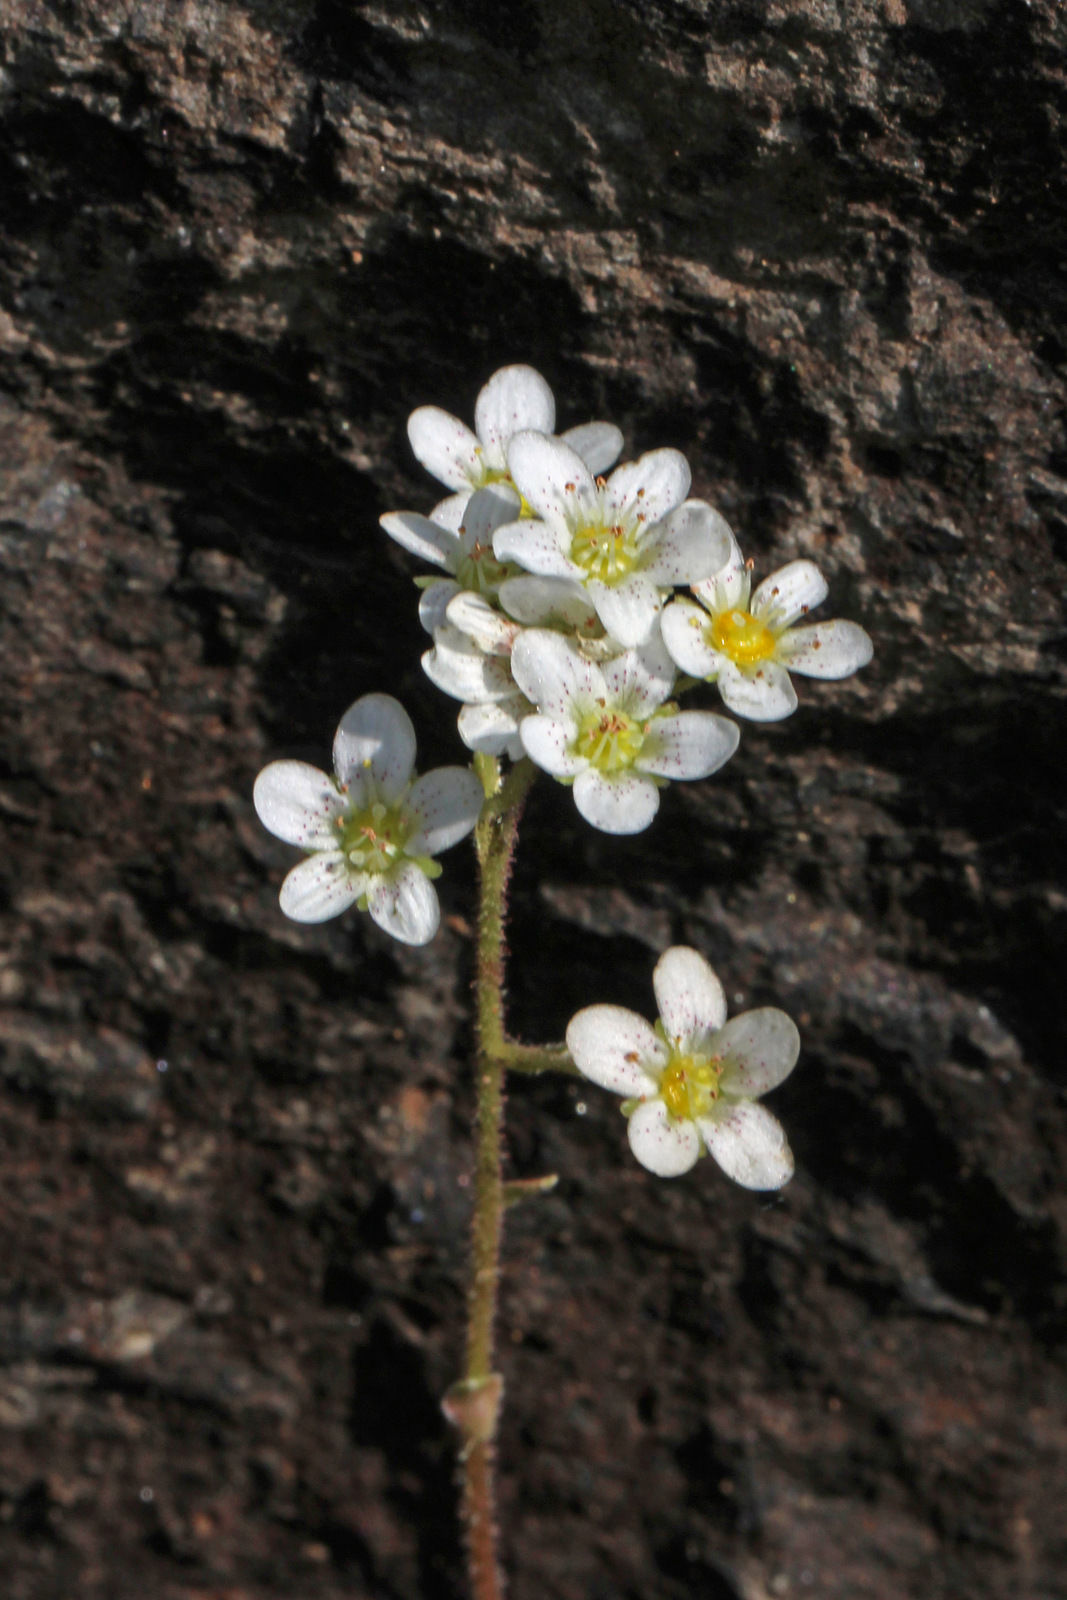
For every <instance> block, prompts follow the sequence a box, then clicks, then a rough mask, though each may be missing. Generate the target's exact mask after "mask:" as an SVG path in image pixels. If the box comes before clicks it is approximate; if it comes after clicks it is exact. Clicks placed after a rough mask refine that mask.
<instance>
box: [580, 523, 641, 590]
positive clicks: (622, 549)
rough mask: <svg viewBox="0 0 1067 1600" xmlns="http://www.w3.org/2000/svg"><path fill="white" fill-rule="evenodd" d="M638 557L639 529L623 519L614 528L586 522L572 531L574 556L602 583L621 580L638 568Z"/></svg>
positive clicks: (587, 572)
mask: <svg viewBox="0 0 1067 1600" xmlns="http://www.w3.org/2000/svg"><path fill="white" fill-rule="evenodd" d="M637 557H638V548H637V531H636V529H633V528H625V527H624V526H623V524H622V523H621V522H616V523H614V524H613V525H612V526H611V527H610V528H608V527H605V526H604V524H603V523H586V524H584V525H583V526H582V527H580V528H576V529H575V530H574V533H573V534H572V535H571V560H572V561H573V562H574V564H575V565H576V566H579V567H581V568H582V571H583V572H584V573H585V574H586V576H587V577H590V578H596V579H598V580H599V581H600V582H601V583H608V584H612V583H619V582H620V581H621V580H622V579H623V578H625V577H627V576H628V575H629V574H630V573H631V572H632V571H633V570H634V568H635V567H636V565H637Z"/></svg>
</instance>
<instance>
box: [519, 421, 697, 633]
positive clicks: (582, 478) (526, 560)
mask: <svg viewBox="0 0 1067 1600" xmlns="http://www.w3.org/2000/svg"><path fill="white" fill-rule="evenodd" d="M508 465H509V467H510V468H511V476H512V480H513V482H514V484H515V487H516V488H517V489H518V491H519V493H520V494H521V495H522V497H523V499H524V501H525V502H526V504H527V505H529V506H530V507H531V508H532V509H533V511H534V512H535V513H536V514H537V516H538V517H539V518H541V519H542V520H540V521H535V520H530V519H525V520H522V521H518V520H517V521H514V522H511V523H509V524H507V525H505V526H504V527H502V528H500V529H498V531H497V532H496V533H495V534H494V536H493V549H494V550H495V551H496V554H497V556H498V557H499V558H500V560H501V561H514V562H516V563H517V564H518V565H519V566H520V567H525V568H526V570H527V571H528V572H533V573H537V574H538V575H539V576H541V577H550V578H570V579H571V580H573V581H575V582H577V583H580V584H581V585H582V586H583V588H584V589H585V590H586V593H587V594H588V596H589V599H590V600H591V601H592V603H593V606H594V607H595V609H596V612H597V615H598V616H599V618H600V620H601V622H602V623H603V625H604V627H605V629H606V630H607V632H608V633H610V634H611V635H612V636H613V637H614V638H616V639H618V641H619V642H620V644H622V645H624V646H627V647H629V646H633V645H639V644H642V643H643V642H644V640H645V639H647V637H648V635H649V632H650V631H651V629H652V626H653V623H654V622H655V619H656V614H657V612H658V611H659V608H660V604H661V602H662V593H661V590H665V589H669V588H670V586H671V585H672V584H676V583H694V582H696V580H697V579H699V578H706V577H707V576H708V575H709V573H712V572H716V571H717V570H718V568H719V567H721V566H722V564H723V562H724V561H725V560H726V558H727V555H728V551H729V545H728V536H729V529H728V528H727V526H726V523H725V522H724V521H723V519H722V518H721V517H720V516H719V514H718V512H717V511H713V510H712V508H711V507H710V506H709V505H705V504H704V502H703V501H702V500H686V498H685V497H686V495H687V494H688V492H689V484H690V472H689V466H688V464H687V462H686V459H685V457H684V456H683V455H682V454H681V453H680V452H679V451H677V450H652V451H650V452H649V453H648V455H644V456H642V457H641V458H640V460H639V461H630V462H627V463H626V464H625V465H623V466H621V467H618V468H617V469H616V470H615V471H614V472H613V473H612V474H611V477H610V478H608V479H607V480H606V481H605V480H604V479H601V478H595V477H594V475H593V473H592V472H590V470H589V468H588V467H587V466H586V464H585V462H584V461H583V460H582V459H581V457H580V456H579V455H577V454H576V452H575V451H574V450H572V449H571V448H570V446H569V445H567V444H566V443H565V442H564V441H563V440H562V439H550V438H548V437H546V435H545V434H543V433H533V432H526V433H518V434H516V435H515V437H514V438H513V439H512V440H511V442H510V444H509V445H508Z"/></svg>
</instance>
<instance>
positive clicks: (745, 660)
mask: <svg viewBox="0 0 1067 1600" xmlns="http://www.w3.org/2000/svg"><path fill="white" fill-rule="evenodd" d="M711 639H712V643H713V644H714V646H715V648H716V650H721V651H722V653H723V655H725V656H729V657H730V660H731V661H735V662H736V663H737V665H738V666H739V667H752V666H755V664H756V662H757V661H767V660H768V659H769V658H770V657H771V656H773V654H774V649H775V645H776V644H777V642H778V641H777V639H776V638H775V636H774V634H773V633H772V632H771V630H770V628H768V627H767V625H766V623H764V622H760V620H759V618H758V617H754V616H753V615H752V613H751V611H720V612H719V614H718V616H717V617H715V618H713V620H712V624H711Z"/></svg>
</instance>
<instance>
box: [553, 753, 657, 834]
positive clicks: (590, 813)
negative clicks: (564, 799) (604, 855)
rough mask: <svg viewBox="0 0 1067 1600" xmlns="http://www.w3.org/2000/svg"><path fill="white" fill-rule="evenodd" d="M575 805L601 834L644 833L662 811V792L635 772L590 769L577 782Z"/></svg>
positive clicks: (577, 778) (579, 776) (575, 786)
mask: <svg viewBox="0 0 1067 1600" xmlns="http://www.w3.org/2000/svg"><path fill="white" fill-rule="evenodd" d="M574 803H575V805H576V806H577V807H578V810H579V812H580V813H581V815H582V816H583V817H584V818H585V820H586V822H588V823H591V824H592V826H593V827H594V828H599V829H600V830H601V832H602V833H641V832H643V830H644V829H645V828H647V827H648V825H649V823H650V822H651V821H652V819H653V817H654V816H655V815H656V812H657V811H658V810H659V790H658V789H657V788H656V785H655V784H654V783H653V782H652V779H651V778H643V777H641V776H640V774H639V773H636V772H617V773H604V772H598V771H597V769H596V768H595V767H587V768H586V770H585V771H584V772H580V773H579V774H578V776H577V777H576V778H575V780H574Z"/></svg>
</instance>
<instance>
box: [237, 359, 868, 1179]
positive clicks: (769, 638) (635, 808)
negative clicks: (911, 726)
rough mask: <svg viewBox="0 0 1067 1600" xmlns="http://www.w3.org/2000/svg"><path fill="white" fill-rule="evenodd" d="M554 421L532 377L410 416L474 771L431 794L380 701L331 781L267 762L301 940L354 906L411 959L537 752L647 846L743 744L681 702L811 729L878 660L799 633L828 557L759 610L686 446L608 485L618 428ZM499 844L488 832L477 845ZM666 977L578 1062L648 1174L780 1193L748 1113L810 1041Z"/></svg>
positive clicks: (784, 1152) (429, 596) (772, 1127)
mask: <svg viewBox="0 0 1067 1600" xmlns="http://www.w3.org/2000/svg"><path fill="white" fill-rule="evenodd" d="M555 424H556V406H555V401H554V399H553V396H552V392H551V390H550V389H549V387H548V385H547V384H546V382H545V380H544V379H543V378H542V377H541V376H540V374H539V373H537V372H535V371H534V370H533V368H531V367H527V366H512V367H504V368H502V369H501V370H500V371H499V372H497V373H495V374H494V376H493V377H492V378H491V379H490V380H489V382H488V383H487V384H486V385H485V387H484V388H483V389H482V391H481V393H480V394H479V396H478V400H477V404H476V406H475V414H474V428H473V429H471V428H468V427H467V426H466V424H465V423H463V422H461V421H460V420H459V419H458V418H456V417H452V416H450V415H449V414H448V413H447V412H445V411H441V410H439V409H438V408H437V407H434V406H422V407H420V408H419V409H418V410H417V411H415V412H413V413H412V415H411V417H410V419H409V423H408V434H409V437H410V440H411V445H412V448H413V450H414V452H415V455H416V456H417V457H418V459H419V461H420V462H421V463H422V464H423V466H425V467H426V468H427V469H428V470H429V471H430V472H431V473H432V474H433V476H434V477H436V478H437V479H438V480H439V481H440V482H441V483H442V484H443V485H444V487H445V488H446V489H448V490H449V491H450V492H449V493H448V495H447V496H446V497H445V498H444V499H442V500H440V501H439V502H438V504H437V505H436V506H434V507H433V508H432V510H431V511H430V513H429V515H423V514H422V513H421V512H417V511H390V512H387V513H386V515H384V516H383V517H382V519H381V522H382V526H383V527H384V529H385V531H386V532H387V533H388V534H389V535H390V537H391V538H393V539H394V540H396V542H397V543H398V544H400V545H401V546H402V547H403V548H404V549H405V550H406V551H408V552H409V553H410V554H412V555H414V556H416V557H418V558H419V559H420V560H421V561H423V562H425V563H427V564H428V565H429V566H430V567H431V568H434V569H435V571H433V572H431V573H429V574H427V575H425V576H423V577H421V578H419V579H417V580H416V581H417V583H418V584H419V587H420V589H421V599H420V604H419V618H420V621H421V623H422V625H423V627H424V628H425V630H426V632H427V633H428V634H429V635H430V636H431V638H432V645H431V648H430V649H428V650H427V651H426V652H425V654H424V655H423V658H422V663H423V667H424V669H425V671H426V673H427V675H428V677H429V678H430V679H431V681H432V682H433V683H434V684H435V685H436V686H437V687H438V688H440V689H441V690H443V691H444V693H445V694H447V695H449V696H451V697H452V698H454V699H456V700H459V701H460V702H461V710H460V713H459V723H458V727H459V734H460V737H461V739H462V740H463V743H464V744H465V745H466V746H467V748H468V749H469V750H471V751H474V752H475V753H476V755H477V756H479V757H480V758H481V760H480V761H478V760H476V761H475V762H474V763H473V768H472V767H445V768H442V769H440V770H439V771H437V772H431V773H427V774H426V775H424V776H423V777H416V776H415V775H414V765H415V732H414V729H413V727H412V725H411V721H410V719H409V717H408V715H407V713H406V712H405V711H404V709H403V707H402V706H401V705H399V703H398V702H397V701H396V700H394V699H393V698H392V697H391V696H390V695H386V694H366V695H364V696H363V697H362V698H361V699H359V700H357V701H356V702H355V704H354V705H352V706H350V708H349V709H348V711H346V713H345V715H344V717H343V718H342V719H341V724H340V727H339V728H338V730H337V735H336V738H335V740H334V749H333V765H334V772H333V774H332V775H330V774H327V773H325V772H320V771H319V770H318V768H316V767H312V766H309V765H307V764H306V763H305V762H302V761H274V762H271V764H270V765H269V766H267V767H265V768H264V770H263V771H262V772H261V773H260V774H259V777H258V778H257V780H256V784H255V790H254V795H253V799H254V803H255V807H256V810H257V812H258V814H259V817H260V819H261V821H262V822H263V823H264V825H265V826H266V827H267V828H268V829H269V830H270V831H271V832H272V833H274V834H276V835H277V836H278V837H279V838H280V839H283V840H284V841H285V842H286V843H288V844H293V845H298V846H300V847H301V848H302V849H303V851H304V859H303V860H302V861H300V862H299V863H298V864H297V865H296V866H294V867H293V868H292V870H291V871H290V872H289V874H288V876H287V877H286V878H285V881H284V882H283V884H282V887H281V896H280V898H281V906H282V910H283V911H284V912H285V913H286V914H287V915H288V916H290V917H292V918H294V919H295V920H296V921H298V922H306V923H315V922H322V921H324V920H325V919H326V918H328V917H332V916H335V915H337V914H338V913H339V912H341V911H344V910H347V909H348V908H349V907H350V906H353V905H354V906H356V907H358V908H359V909H361V910H364V911H367V912H368V913H369V914H370V916H371V918H372V919H373V921H374V922H375V923H377V924H378V926H379V927H381V928H383V929H384V930H385V931H386V932H387V933H389V934H391V935H392V936H393V937H394V938H396V939H399V940H401V941H402V942H403V943H405V944H411V945H421V944H425V943H426V942H427V941H428V940H429V939H431V938H432V937H433V935H434V934H435V932H436V931H437V927H438V924H439V922H440V908H439V906H438V901H437V894H436V891H435V889H434V887H433V880H434V879H435V878H436V877H437V876H438V875H439V873H440V871H441V869H440V867H439V866H438V864H437V861H436V857H437V855H438V854H439V853H440V852H441V851H443V850H446V849H448V848H449V846H451V845H453V844H456V843H457V842H458V841H459V840H460V839H462V838H464V837H465V836H466V835H467V834H469V833H470V832H472V830H473V829H474V828H475V827H476V826H478V824H479V822H480V820H481V819H482V818H483V817H487V818H488V817H495V818H497V819H498V820H499V817H500V815H501V812H500V806H501V805H503V804H504V802H503V801H500V800H496V799H494V797H495V796H497V795H499V794H501V793H502V792H503V791H502V790H501V789H500V777H501V774H500V768H499V766H498V765H497V764H496V763H497V761H498V760H499V758H505V757H506V758H507V759H509V760H511V761H513V762H519V761H521V760H523V758H528V761H529V762H530V763H532V764H533V766H534V767H539V768H541V769H542V770H543V771H545V772H547V773H549V774H550V775H551V776H552V777H553V778H555V779H556V780H557V781H558V782H560V783H562V784H566V785H568V786H569V787H570V788H571V789H572V790H573V794H574V802H575V805H576V806H577V808H578V811H579V812H580V814H581V815H582V817H584V818H585V820H586V821H587V822H589V823H591V824H592V826H593V827H595V828H599V829H601V830H602V831H603V832H605V833H609V834H632V833H637V832H640V831H641V830H642V829H644V828H647V827H648V825H649V824H650V823H651V821H652V820H653V818H654V817H655V815H656V812H657V810H658V809H659V799H660V796H659V791H660V789H661V787H662V786H663V785H664V784H666V783H667V782H669V780H670V779H672V778H673V779H695V778H706V777H708V776H709V775H710V774H711V773H713V772H716V771H718V769H719V768H720V767H722V766H723V765H724V763H725V762H727V761H728V760H729V759H730V757H731V756H732V755H733V753H734V751H735V750H736V749H737V746H738V742H739V737H740V734H739V730H738V726H737V723H736V722H734V721H731V720H730V719H729V718H728V717H725V716H722V715H720V714H719V713H718V712H717V711H713V710H709V709H706V708H700V707H698V708H695V709H689V710H682V709H681V708H680V707H679V705H678V698H679V697H680V696H681V695H682V694H684V693H687V692H689V691H691V690H693V689H696V688H698V687H699V686H700V685H701V684H703V683H708V684H715V685H716V686H717V689H718V692H719V695H720V696H721V699H722V701H723V703H724V705H725V707H726V709H727V710H728V711H731V712H733V713H734V715H735V716H737V717H742V718H747V719H749V720H752V721H756V722H772V721H776V720H778V719H780V718H782V717H786V716H789V715H790V714H791V713H792V712H793V711H795V710H796V707H797V696H796V691H795V690H794V688H793V684H792V681H791V677H790V674H791V673H800V674H802V675H805V676H808V677H813V678H843V677H846V676H848V675H849V674H850V673H852V672H855V671H856V670H857V669H858V668H859V667H862V666H864V665H865V664H866V663H867V662H868V661H869V660H870V658H871V641H870V639H869V638H868V637H867V635H866V633H864V631H863V629H862V628H860V627H857V626H856V624H855V623H852V622H841V621H832V622H823V623H810V622H808V621H807V620H806V619H807V616H808V613H809V612H810V611H811V610H812V609H813V608H814V607H815V606H817V605H819V604H820V603H821V602H822V601H823V600H824V599H825V598H826V594H827V586H826V583H825V582H824V580H823V578H822V576H821V575H820V573H819V571H818V568H817V567H815V566H814V565H813V563H812V562H810V561H803V560H801V561H793V562H790V563H789V564H788V565H787V566H785V567H783V568H782V569H781V570H780V571H779V572H775V573H773V574H772V575H771V576H770V577H769V578H766V579H764V581H763V582H762V583H761V584H760V585H759V586H758V587H757V588H756V589H755V590H754V591H753V589H752V578H751V563H750V562H747V561H746V560H745V559H744V557H743V556H742V554H741V551H740V549H739V547H738V544H737V540H736V538H735V537H734V534H733V532H732V531H731V529H730V528H729V527H728V526H727V524H726V522H725V521H724V520H723V518H722V517H721V516H720V515H719V513H718V512H717V511H716V510H714V508H713V507H712V506H710V505H708V504H707V503H706V502H705V501H703V500H699V499H693V498H691V497H690V494H689V491H690V487H691V474H690V470H689V465H688V463H687V461H686V459H685V457H684V456H683V455H681V454H680V453H679V451H677V450H671V449H663V450H652V451H649V452H648V453H647V454H645V455H643V456H641V457H640V458H639V459H638V460H637V461H631V462H626V463H624V464H623V465H621V466H615V462H616V461H617V459H618V456H619V453H620V451H621V449H622V442H623V441H622V435H621V434H620V432H619V430H618V429H617V428H616V427H615V426H614V425H613V424H611V423H608V422H588V423H585V424H583V425H581V426H579V427H575V428H571V429H569V430H568V431H567V432H565V433H562V434H559V435H557V434H556V433H555V431H554V430H555ZM680 588H684V589H688V590H689V591H690V596H691V598H690V597H686V596H680V595H679V594H678V593H677V591H678V590H679V589H680ZM530 771H532V769H531V768H530V767H526V768H525V769H523V772H520V773H519V774H518V776H519V777H520V778H521V777H523V776H524V775H528V774H529V773H530ZM483 776H484V777H485V782H484V784H483ZM494 804H495V805H496V806H497V810H496V811H495V812H493V811H492V810H491V809H490V811H488V812H487V811H486V807H487V805H488V806H489V807H490V808H491V807H492V806H493V805H494ZM491 832H492V830H491V829H486V830H485V831H484V832H483V831H480V832H479V850H480V851H482V852H484V851H485V850H486V849H488V848H489V846H488V845H487V843H486V840H487V838H488V837H489V835H490V834H491ZM482 859H483V862H484V854H483V857H482ZM503 892H504V890H503V887H501V888H500V890H499V894H500V896H501V897H502V896H503ZM483 910H484V906H483ZM498 911H499V912H500V917H499V919H498V920H499V922H500V925H501V926H502V905H501V906H500V907H498ZM491 921H492V919H490V922H491ZM653 982H654V988H655V993H656V999H657V1002H658V1004H659V1011H660V1020H659V1021H658V1022H657V1023H656V1025H655V1026H654V1027H653V1026H651V1025H650V1024H649V1023H647V1022H646V1021H645V1020H644V1018H642V1017H640V1016H638V1015H636V1014H635V1013H634V1012H632V1011H627V1010H624V1009H623V1008H621V1007H619V1006H608V1005H597V1006H589V1007H587V1008H586V1009H585V1010H583V1011H580V1012H579V1013H578V1015H577V1016H576V1017H574V1018H573V1019H572V1021H571V1023H570V1026H569V1028H568V1029H567V1048H568V1050H569V1052H570V1056H571V1060H572V1061H573V1063H574V1065H575V1066H576V1067H577V1069H578V1070H579V1072H581V1073H583V1074H584V1075H585V1076H586V1077H587V1078H589V1079H590V1080H591V1081H592V1082H594V1083H598V1084H600V1085H601V1086H602V1087H604V1088H607V1089H611V1090H614V1091H615V1092H616V1093H618V1094H621V1095H623V1096H624V1097H625V1100H624V1105H623V1110H624V1111H625V1112H626V1114H627V1117H628V1119H629V1139H630V1145H631V1148H632V1149H633V1152H634V1154H635V1155H636V1157H637V1159H638V1160H639V1161H640V1162H641V1163H642V1164H643V1165H644V1166H645V1167H647V1168H648V1169H649V1170H650V1171H651V1172H654V1173H657V1174H660V1175H661V1176H665V1177H670V1176H675V1175H677V1174H679V1173H682V1172H685V1171H688V1169H689V1168H690V1167H691V1166H693V1164H694V1162H695V1161H696V1160H697V1157H698V1155H700V1154H701V1153H703V1151H704V1150H705V1149H707V1150H708V1151H710V1152H711V1154H712V1155H713V1156H714V1157H715V1159H716V1161H717V1162H718V1163H719V1165H720V1166H721V1167H722V1168H723V1170H724V1171H725V1172H726V1173H727V1174H728V1176H729V1177H731V1178H733V1179H734V1180H735V1181H736V1182H738V1183H740V1184H742V1185H743V1186H745V1187H746V1188H750V1189H776V1188H779V1187H780V1186H781V1185H782V1184H783V1183H785V1182H786V1181H787V1179H788V1178H789V1177H790V1175H791V1173H792V1170H793V1158H792V1156H791V1154H790V1151H789V1146H788V1144H787V1142H786V1139H785V1135H784V1133H783V1132H782V1129H781V1127H780V1126H779V1124H778V1123H777V1122H776V1120H775V1119H774V1117H772V1116H771V1114H770V1113H769V1112H768V1111H766V1110H765V1109H764V1108H763V1107H762V1106H760V1105H758V1104H757V1101H758V1099H759V1097H760V1096H761V1095H763V1094H765V1093H766V1092H767V1091H768V1090H770V1089H773V1088H775V1087H776V1086H777V1085H778V1084H779V1083H781V1081H782V1080H783V1079H784V1078H785V1077H786V1076H787V1075H788V1074H789V1073H790V1072H791V1071H792V1069H793V1066H794V1064H795V1062H796V1059H797V1054H798V1051H799V1047H800V1041H799V1038H798V1035H797V1030H796V1028H795V1027H794V1025H793V1023H792V1022H791V1021H790V1019H789V1018H788V1017H787V1016H786V1015H785V1013H784V1012H781V1011H777V1010H775V1009H773V1008H766V1009H764V1010H760V1011H751V1012H747V1013H746V1014H745V1015H743V1016H740V1017H735V1018H734V1019H733V1021H732V1022H728V1021H727V1020H726V1002H725V998H724V995H723V991H722V986H721V984H720V983H719V980H718V979H717V978H716V976H715V974H714V972H712V970H711V968H710V967H709V966H708V964H707V962H706V961H705V960H704V958H703V956H701V955H700V954H699V953H698V952H697V951H696V950H691V949H689V948H687V947H685V946H676V947H675V948H673V949H671V950H668V951H667V952H666V954H665V955H664V956H663V957H662V958H661V959H660V961H659V964H658V965H657V967H656V970H655V974H654V979H653ZM497 1001H498V1003H502V1001H501V999H500V996H499V995H498V996H497Z"/></svg>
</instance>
